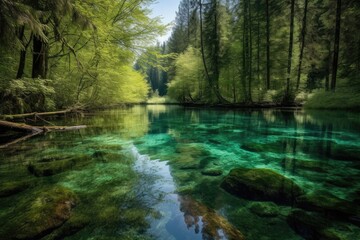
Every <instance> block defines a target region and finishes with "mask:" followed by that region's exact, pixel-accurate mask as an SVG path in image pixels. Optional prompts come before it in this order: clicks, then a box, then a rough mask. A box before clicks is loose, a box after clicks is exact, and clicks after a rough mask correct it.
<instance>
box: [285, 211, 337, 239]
mask: <svg viewBox="0 0 360 240" xmlns="http://www.w3.org/2000/svg"><path fill="white" fill-rule="evenodd" d="M286 220H287V223H288V224H289V226H290V227H291V228H292V229H294V231H295V232H296V233H298V234H299V235H300V236H302V237H304V238H305V239H311V240H318V239H324V238H323V236H322V232H323V231H324V230H325V229H326V228H328V227H329V226H330V225H331V224H330V222H329V221H328V220H326V218H324V217H322V216H321V215H319V214H315V213H307V212H305V211H302V210H295V211H293V212H291V213H290V214H289V216H288V217H287V219H286ZM325 239H327V238H325Z"/></svg>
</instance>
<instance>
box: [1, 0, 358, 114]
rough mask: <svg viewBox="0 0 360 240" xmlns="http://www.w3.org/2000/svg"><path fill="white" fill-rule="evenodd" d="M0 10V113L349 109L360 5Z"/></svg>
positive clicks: (22, 6) (354, 101)
mask: <svg viewBox="0 0 360 240" xmlns="http://www.w3.org/2000/svg"><path fill="white" fill-rule="evenodd" d="M153 2H154V1H152V0H102V1H100V0H96V1H78V0H60V1H55V0H50V1H31V0H16V1H9V0H2V1H0V4H1V5H0V38H1V39H0V41H1V45H0V72H1V75H0V86H1V87H0V97H1V106H0V113H23V112H32V111H38V112H39V111H49V110H60V109H66V108H69V107H74V106H81V107H84V108H93V107H99V106H109V105H113V104H119V103H139V102H142V103H144V102H147V101H149V102H152V101H153V102H155V103H157V102H158V103H166V102H173V103H174V102H175V103H194V104H196V103H199V104H229V105H239V104H240V105H241V104H242V105H247V106H252V105H253V104H262V103H264V104H269V103H270V104H277V105H284V106H287V105H289V106H293V105H303V104H305V106H308V107H313V108H356V107H358V106H359V103H360V94H359V92H360V91H359V90H360V78H359V76H360V74H359V73H360V33H359V31H358V30H359V29H360V26H359V24H360V23H359V21H358V19H359V17H360V16H359V15H360V11H359V8H360V3H359V1H355V0H337V1H330V0H315V1H308V0H297V1H295V0H282V1H275V0H245V1H240V0H226V1H225V0H202V1H199V0H182V1H181V2H180V5H179V9H178V11H177V17H176V19H175V22H174V25H173V26H172V34H171V37H170V38H169V39H168V40H167V41H166V42H164V43H159V42H158V43H157V44H155V45H154V41H155V40H156V36H158V35H159V34H162V33H164V32H165V31H166V28H169V26H164V25H162V24H161V21H160V19H159V18H151V17H150V11H151V9H150V7H149V6H150V4H151V3H153Z"/></svg>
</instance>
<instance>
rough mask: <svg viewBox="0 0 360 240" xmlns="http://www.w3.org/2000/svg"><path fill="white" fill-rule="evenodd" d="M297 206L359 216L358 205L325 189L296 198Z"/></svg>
mask: <svg viewBox="0 0 360 240" xmlns="http://www.w3.org/2000/svg"><path fill="white" fill-rule="evenodd" d="M297 206H299V207H301V208H303V209H306V210H311V211H318V212H323V213H326V214H330V215H334V216H338V217H359V216H360V208H359V206H357V205H355V204H353V203H351V202H349V201H347V200H344V199H341V198H338V197H336V196H334V195H332V194H331V193H328V192H325V191H315V192H312V193H310V194H306V195H303V196H301V197H299V198H298V199H297Z"/></svg>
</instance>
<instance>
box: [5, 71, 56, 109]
mask: <svg viewBox="0 0 360 240" xmlns="http://www.w3.org/2000/svg"><path fill="white" fill-rule="evenodd" d="M0 86H1V88H0V89H1V91H0V98H1V99H2V102H1V105H0V113H13V112H21V113H24V112H29V111H39V112H41V111H45V110H53V109H54V107H55V103H54V101H53V99H52V96H53V94H54V93H55V91H54V88H53V86H52V81H51V80H45V79H41V80H40V79H28V78H25V79H18V80H11V81H10V82H8V83H7V84H1V85H0Z"/></svg>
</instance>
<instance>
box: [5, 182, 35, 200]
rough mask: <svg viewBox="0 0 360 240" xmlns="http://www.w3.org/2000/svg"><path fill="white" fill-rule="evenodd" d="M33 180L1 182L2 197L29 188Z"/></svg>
mask: <svg viewBox="0 0 360 240" xmlns="http://www.w3.org/2000/svg"><path fill="white" fill-rule="evenodd" d="M31 185H32V182H31V181H12V182H4V183H0V197H8V196H11V195H14V194H17V193H19V192H22V191H24V190H26V189H28V188H29V187H30V186H31Z"/></svg>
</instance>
